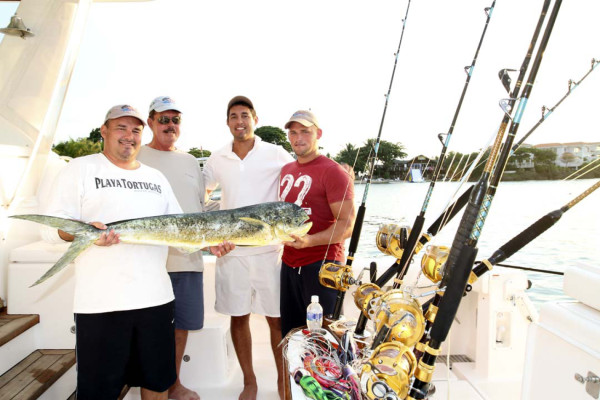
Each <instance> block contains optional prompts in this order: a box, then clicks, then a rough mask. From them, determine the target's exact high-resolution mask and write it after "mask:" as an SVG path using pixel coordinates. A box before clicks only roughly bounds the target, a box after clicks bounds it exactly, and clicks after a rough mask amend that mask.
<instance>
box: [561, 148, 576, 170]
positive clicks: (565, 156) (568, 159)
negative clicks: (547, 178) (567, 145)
mask: <svg viewBox="0 0 600 400" xmlns="http://www.w3.org/2000/svg"><path fill="white" fill-rule="evenodd" d="M575 160H577V156H576V155H575V154H573V153H571V152H568V151H565V152H564V153H562V154H561V156H560V161H562V162H564V163H565V167H568V166H569V164H571V163H572V162H574V161H575Z"/></svg>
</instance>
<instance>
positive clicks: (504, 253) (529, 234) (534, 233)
mask: <svg viewBox="0 0 600 400" xmlns="http://www.w3.org/2000/svg"><path fill="white" fill-rule="evenodd" d="M598 188H600V180H599V181H598V182H596V183H595V184H593V185H592V186H591V187H589V188H588V189H586V190H585V191H584V192H583V193H581V194H580V195H578V196H577V197H575V198H574V199H573V200H571V201H570V202H568V203H567V204H565V205H564V206H562V207H561V208H559V209H558V210H554V211H552V212H550V213H548V214H546V215H545V216H543V217H542V218H540V219H538V220H537V221H536V222H534V223H533V224H531V225H530V226H529V227H528V228H526V229H525V230H523V231H522V232H521V233H519V234H518V235H516V236H515V237H513V238H512V239H510V240H509V241H508V242H506V243H505V244H503V245H502V246H500V248H498V250H496V251H495V252H494V253H493V254H492V255H491V257H489V258H487V259H484V260H482V261H477V262H476V263H475V267H474V268H473V270H472V271H471V274H470V276H469V285H472V284H473V283H475V282H476V281H477V279H478V278H480V277H481V276H482V275H483V274H484V273H486V272H488V271H490V270H491V269H492V267H493V266H495V265H498V266H500V267H506V268H512V269H520V270H524V271H533V272H543V273H546V274H554V275H564V273H563V272H559V271H549V270H545V269H538V268H529V267H521V266H517V265H508V264H502V261H504V260H506V259H508V258H510V257H512V256H513V255H514V254H515V253H516V252H518V251H520V250H521V249H523V248H524V247H525V246H527V245H528V244H529V243H531V242H532V241H533V240H535V239H537V238H538V237H539V236H540V235H541V234H542V233H544V232H546V231H547V230H548V229H550V228H551V227H552V226H554V225H555V224H556V223H557V222H558V221H559V220H560V219H561V218H562V216H563V215H564V214H565V213H566V212H567V211H569V210H570V209H571V208H573V207H574V206H575V205H576V204H578V203H579V202H581V201H582V200H583V199H585V198H586V197H587V196H589V195H590V194H592V193H593V192H594V191H595V190H596V189H598ZM442 263H443V258H440V259H437V260H432V264H431V265H432V267H431V268H428V269H427V270H425V271H424V272H425V275H426V276H427V277H428V278H429V279H430V280H431V281H433V282H434V283H437V282H439V281H440V280H441V276H440V273H439V270H440V264H442ZM434 264H435V265H434ZM468 291H469V290H467V292H468ZM432 300H433V299H432ZM429 304H430V302H427V304H425V305H424V306H423V307H424V308H425V307H426V306H428V305H429Z"/></svg>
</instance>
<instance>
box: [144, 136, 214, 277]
mask: <svg viewBox="0 0 600 400" xmlns="http://www.w3.org/2000/svg"><path fill="white" fill-rule="evenodd" d="M137 159H138V161H141V162H143V163H144V164H146V165H149V166H150V167H152V168H156V169H157V170H159V171H161V172H162V173H163V174H164V175H165V176H166V177H167V179H168V180H169V183H170V184H171V187H172V188H173V191H174V192H175V196H176V197H177V201H179V205H180V206H181V208H182V209H183V212H185V213H195V212H203V211H208V210H210V211H213V210H217V209H218V208H219V203H217V202H214V201H212V200H209V199H208V196H207V195H206V189H205V188H204V179H203V177H202V171H201V170H200V166H199V165H198V160H196V158H195V157H194V156H192V155H191V154H188V153H185V152H183V151H179V150H174V151H161V150H156V149H153V148H152V147H148V146H142V148H141V149H140V152H139V153H138V156H137ZM167 270H168V271H169V272H182V271H196V272H202V271H204V262H203V260H202V252H201V251H197V252H195V253H192V254H185V253H182V252H181V251H179V250H177V249H176V248H174V247H169V258H168V259H167Z"/></svg>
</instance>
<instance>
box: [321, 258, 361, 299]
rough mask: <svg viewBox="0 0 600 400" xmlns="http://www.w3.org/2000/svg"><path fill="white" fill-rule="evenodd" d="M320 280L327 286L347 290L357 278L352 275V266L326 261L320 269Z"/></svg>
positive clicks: (342, 290)
mask: <svg viewBox="0 0 600 400" xmlns="http://www.w3.org/2000/svg"><path fill="white" fill-rule="evenodd" d="M319 282H320V283H321V285H323V286H325V287H328V288H331V289H335V290H339V291H341V292H345V291H346V290H348V289H349V288H350V286H351V285H355V284H356V283H357V280H356V279H354V276H353V275H352V267H351V266H349V265H339V264H335V263H325V264H323V265H322V266H321V269H320V270H319Z"/></svg>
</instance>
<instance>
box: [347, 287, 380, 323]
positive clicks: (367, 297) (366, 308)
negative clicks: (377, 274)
mask: <svg viewBox="0 0 600 400" xmlns="http://www.w3.org/2000/svg"><path fill="white" fill-rule="evenodd" d="M383 293H384V292H383V291H382V290H381V288H379V286H377V285H376V284H374V283H364V284H362V285H360V286H359V287H358V288H357V289H356V292H354V304H356V307H358V309H359V310H360V311H361V312H362V313H363V315H364V316H365V317H367V318H371V315H374V312H375V307H376V305H377V304H378V303H377V302H376V301H375V299H377V298H378V297H380V296H381V295H383Z"/></svg>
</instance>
